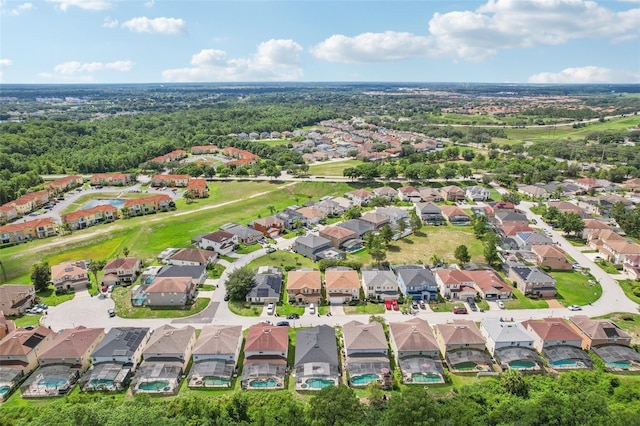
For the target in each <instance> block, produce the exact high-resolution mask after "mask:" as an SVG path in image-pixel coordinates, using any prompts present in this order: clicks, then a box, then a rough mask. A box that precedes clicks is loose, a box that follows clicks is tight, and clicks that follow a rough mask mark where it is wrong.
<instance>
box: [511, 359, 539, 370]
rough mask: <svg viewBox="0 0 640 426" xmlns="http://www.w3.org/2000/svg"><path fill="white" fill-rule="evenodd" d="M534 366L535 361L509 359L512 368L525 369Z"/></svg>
mask: <svg viewBox="0 0 640 426" xmlns="http://www.w3.org/2000/svg"><path fill="white" fill-rule="evenodd" d="M535 366H536V363H535V362H533V361H526V360H517V361H511V362H510V363H509V367H510V368H513V369H514V370H525V369H528V368H534V367H535Z"/></svg>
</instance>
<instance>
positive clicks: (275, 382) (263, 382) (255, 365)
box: [240, 323, 289, 390]
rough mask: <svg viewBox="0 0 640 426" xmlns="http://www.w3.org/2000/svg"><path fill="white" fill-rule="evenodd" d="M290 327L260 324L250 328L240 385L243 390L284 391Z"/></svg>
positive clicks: (245, 346)
mask: <svg viewBox="0 0 640 426" xmlns="http://www.w3.org/2000/svg"><path fill="white" fill-rule="evenodd" d="M288 351H289V327H283V326H272V325H268V324H265V323H259V324H255V325H252V326H251V327H249V331H248V333H247V339H246V342H245V345H244V363H243V366H242V377H241V379H240V383H241V386H242V388H243V389H261V390H267V389H284V381H285V375H286V373H287V356H288Z"/></svg>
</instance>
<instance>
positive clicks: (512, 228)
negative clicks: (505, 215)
mask: <svg viewBox="0 0 640 426" xmlns="http://www.w3.org/2000/svg"><path fill="white" fill-rule="evenodd" d="M496 231H497V232H498V233H499V234H500V235H502V236H504V237H511V238H512V239H513V242H514V247H513V249H514V250H517V249H518V244H517V242H516V240H515V237H516V235H517V234H519V233H521V232H526V233H530V232H537V231H536V230H535V229H533V228H532V227H530V226H528V225H505V226H502V227H500V228H497V229H496Z"/></svg>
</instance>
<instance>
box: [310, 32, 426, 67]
mask: <svg viewBox="0 0 640 426" xmlns="http://www.w3.org/2000/svg"><path fill="white" fill-rule="evenodd" d="M430 47H431V42H430V40H429V39H428V38H427V37H423V36H418V35H414V34H411V33H406V32H405V33H399V32H393V31H387V32H384V33H364V34H360V35H358V36H356V37H346V36H343V35H333V36H331V37H329V38H328V39H326V40H324V41H323V42H321V43H320V44H318V45H316V46H315V47H313V48H312V49H311V53H312V54H313V55H314V56H316V57H317V58H319V59H324V60H326V61H329V62H365V63H368V62H391V61H401V60H404V59H407V58H411V57H415V56H426V55H427V54H428V52H429V49H430Z"/></svg>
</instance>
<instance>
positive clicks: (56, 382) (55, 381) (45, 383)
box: [38, 377, 68, 389]
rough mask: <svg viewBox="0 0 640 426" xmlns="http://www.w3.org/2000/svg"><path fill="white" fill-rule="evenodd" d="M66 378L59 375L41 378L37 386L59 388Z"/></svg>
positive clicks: (65, 381) (64, 383)
mask: <svg viewBox="0 0 640 426" xmlns="http://www.w3.org/2000/svg"><path fill="white" fill-rule="evenodd" d="M67 383H68V382H67V379H61V378H59V377H53V378H50V379H42V380H40V381H39V382H38V386H42V387H45V388H47V389H60V388H62V387H64V386H65V385H66V384H67Z"/></svg>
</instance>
